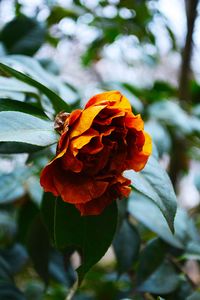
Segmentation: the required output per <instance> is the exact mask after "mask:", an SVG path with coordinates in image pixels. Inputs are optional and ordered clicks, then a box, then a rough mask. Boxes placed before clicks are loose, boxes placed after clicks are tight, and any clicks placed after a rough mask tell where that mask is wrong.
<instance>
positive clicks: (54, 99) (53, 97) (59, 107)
mask: <svg viewBox="0 0 200 300" xmlns="http://www.w3.org/2000/svg"><path fill="white" fill-rule="evenodd" d="M0 70H1V71H2V72H4V73H5V74H6V75H10V76H13V77H15V78H17V79H18V80H20V81H22V82H25V83H27V84H29V85H31V86H33V87H35V88H37V89H38V90H39V91H40V92H42V93H43V94H44V95H46V96H47V97H48V98H49V100H50V101H51V103H52V105H53V107H54V109H55V112H56V113H58V112H60V111H63V110H64V111H69V106H68V104H67V103H66V102H65V101H63V99H62V98H60V97H59V96H58V95H57V94H56V93H54V92H53V91H52V90H50V89H49V88H47V87H46V86H45V85H43V84H42V83H40V82H39V81H37V80H35V79H33V78H31V77H30V76H28V75H26V74H23V73H22V72H19V71H17V70H15V69H13V68H11V67H9V66H7V65H5V64H3V63H0Z"/></svg>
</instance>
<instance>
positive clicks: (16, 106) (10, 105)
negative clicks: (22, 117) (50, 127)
mask: <svg viewBox="0 0 200 300" xmlns="http://www.w3.org/2000/svg"><path fill="white" fill-rule="evenodd" d="M1 111H19V112H23V113H26V114H29V115H32V116H35V117H39V118H45V119H48V117H47V115H46V114H45V113H44V112H43V111H42V110H41V109H39V108H37V107H36V106H34V105H31V104H29V103H25V102H21V101H16V100H11V99H1V100H0V112H1Z"/></svg>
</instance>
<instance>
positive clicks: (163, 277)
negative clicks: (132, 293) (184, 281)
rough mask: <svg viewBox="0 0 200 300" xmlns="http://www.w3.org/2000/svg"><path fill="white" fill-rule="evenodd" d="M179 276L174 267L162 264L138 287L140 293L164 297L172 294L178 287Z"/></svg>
mask: <svg viewBox="0 0 200 300" xmlns="http://www.w3.org/2000/svg"><path fill="white" fill-rule="evenodd" d="M179 281H180V279H179V276H178V274H177V273H176V271H175V269H174V267H173V266H172V265H171V264H169V263H163V264H162V265H161V266H160V267H159V268H158V269H157V270H156V271H155V272H154V273H153V274H152V275H151V276H150V277H149V278H148V279H147V280H146V281H145V282H144V283H142V284H141V285H140V286H139V287H138V291H140V292H149V293H153V294H158V295H165V294H169V293H171V292H173V291H174V290H176V288H177V287H178V285H179Z"/></svg>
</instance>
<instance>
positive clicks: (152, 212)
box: [128, 191, 184, 248]
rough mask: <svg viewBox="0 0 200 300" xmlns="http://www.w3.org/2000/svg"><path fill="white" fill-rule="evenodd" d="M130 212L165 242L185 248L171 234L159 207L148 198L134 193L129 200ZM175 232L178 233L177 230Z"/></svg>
mask: <svg viewBox="0 0 200 300" xmlns="http://www.w3.org/2000/svg"><path fill="white" fill-rule="evenodd" d="M128 211H129V213H130V214H131V215H132V216H133V217H134V218H136V219H137V220H138V221H139V222H141V223H142V224H144V225H145V226H146V227H147V228H149V229H150V230H152V231H153V232H156V233H157V234H158V236H159V237H161V238H162V239H163V240H164V241H166V242H168V243H170V244H171V245H173V246H175V247H177V248H184V245H183V243H182V241H181V240H180V239H179V238H177V236H176V235H173V234H172V233H171V231H170V229H169V227H168V225H167V222H166V219H165V218H164V216H163V214H162V213H161V211H160V209H159V208H158V206H157V205H156V204H155V203H154V202H152V201H151V199H149V198H148V197H146V196H144V195H143V194H141V193H138V192H136V191H133V192H132V193H131V195H130V198H129V203H128ZM175 220H176V219H175ZM177 223H178V222H176V224H177ZM175 232H177V228H176V229H175Z"/></svg>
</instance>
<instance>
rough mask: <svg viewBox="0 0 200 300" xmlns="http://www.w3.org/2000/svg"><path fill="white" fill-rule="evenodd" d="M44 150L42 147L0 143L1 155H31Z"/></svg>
mask: <svg viewBox="0 0 200 300" xmlns="http://www.w3.org/2000/svg"><path fill="white" fill-rule="evenodd" d="M41 149H44V148H43V147H40V146H36V145H31V144H26V143H17V142H0V153H1V154H14V153H33V152H36V151H39V150H41Z"/></svg>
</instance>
